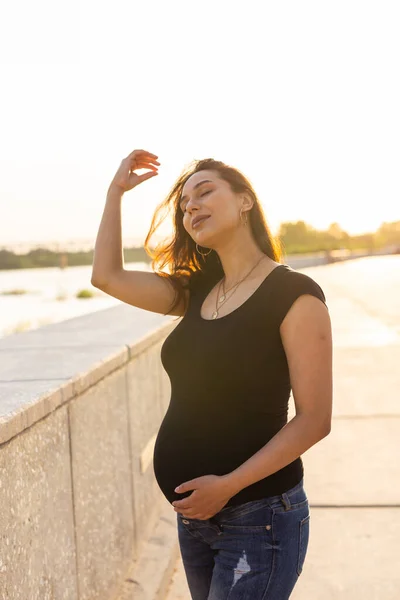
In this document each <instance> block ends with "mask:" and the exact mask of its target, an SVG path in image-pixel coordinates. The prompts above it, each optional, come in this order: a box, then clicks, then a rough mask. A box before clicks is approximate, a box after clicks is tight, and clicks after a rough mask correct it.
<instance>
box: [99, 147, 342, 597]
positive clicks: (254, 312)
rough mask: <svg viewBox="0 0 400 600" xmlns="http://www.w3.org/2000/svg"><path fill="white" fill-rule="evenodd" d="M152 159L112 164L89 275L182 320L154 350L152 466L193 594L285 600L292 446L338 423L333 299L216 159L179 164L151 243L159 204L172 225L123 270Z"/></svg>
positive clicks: (303, 539) (238, 178)
mask: <svg viewBox="0 0 400 600" xmlns="http://www.w3.org/2000/svg"><path fill="white" fill-rule="evenodd" d="M157 158H158V157H157V156H156V155H154V154H151V153H150V152H147V151H145V150H134V151H133V152H132V153H131V154H129V156H127V157H126V158H125V159H123V161H122V162H121V165H120V167H119V169H118V171H117V173H116V174H115V177H114V178H113V180H112V182H111V184H110V186H109V189H108V193H107V200H106V205H105V209H104V213H103V217H102V221H101V224H100V228H99V232H98V235H97V240H96V246H95V254H94V262H93V272H92V284H93V285H94V286H96V287H98V288H100V289H102V290H103V291H105V292H106V293H108V294H110V295H111V296H114V297H116V298H119V299H120V300H122V301H123V302H126V303H128V304H132V305H134V306H137V307H139V308H142V309H145V310H149V311H153V312H156V313H161V314H164V315H166V314H169V315H177V316H179V317H182V318H181V319H180V320H179V322H178V324H177V326H176V327H175V329H174V330H173V331H172V333H171V334H170V335H169V336H168V337H167V338H166V339H165V341H164V343H163V346H162V349H161V360H162V364H163V366H164V369H165V370H166V372H167V374H168V376H169V379H170V382H171V398H170V403H169V407H168V410H167V412H166V414H165V416H164V419H163V422H162V424H161V427H160V430H159V432H158V436H157V440H156V444H155V450H154V472H155V475H156V478H157V482H158V485H159V486H160V489H161V490H162V492H163V494H164V495H165V497H166V498H167V500H168V501H169V502H170V503H171V506H172V507H173V510H175V512H176V518H177V532H178V538H179V544H180V551H181V556H182V561H183V565H184V569H185V573H186V578H187V582H188V586H189V590H190V593H191V597H192V599H194V600H227V599H228V598H229V600H247V599H249V600H250V599H251V600H286V599H287V598H289V596H290V594H291V592H292V590H293V588H294V586H295V584H296V582H297V580H298V577H299V576H300V574H301V572H302V569H303V565H304V560H305V557H306V553H307V547H308V540H309V527H310V509H309V504H308V498H307V495H306V491H305V489H304V471H303V463H302V460H301V454H303V453H304V452H305V451H306V450H307V449H308V448H310V447H311V446H313V445H314V444H316V443H317V442H318V441H319V440H321V439H323V438H324V437H325V436H326V435H328V434H329V432H330V428H331V414H332V333H331V323H330V317H329V312H328V309H327V306H326V298H325V295H324V293H323V291H322V289H321V287H320V286H319V285H318V283H317V282H316V281H314V279H312V278H311V277H309V276H307V275H305V274H303V273H300V272H298V271H295V270H294V269H292V268H291V267H289V266H288V265H286V264H284V263H282V262H281V252H280V247H279V243H278V241H277V240H275V239H274V237H273V236H272V234H271V232H270V230H269V227H268V225H267V222H266V219H265V216H264V213H263V209H262V206H261V204H260V201H259V199H258V198H257V195H256V193H255V191H254V189H253V187H252V185H251V184H250V182H249V180H248V179H247V178H246V177H245V176H244V175H243V174H242V173H241V172H240V171H239V170H237V169H235V168H233V167H231V166H228V165H226V164H224V163H222V162H219V161H215V160H213V159H205V160H201V161H195V162H193V163H192V164H191V165H190V166H189V167H187V168H186V169H185V170H184V171H183V172H182V174H181V175H180V177H179V178H178V180H177V181H176V182H175V184H174V186H173V187H172V189H171V191H170V193H169V194H168V196H167V198H166V199H165V200H164V201H163V202H162V203H161V204H160V205H159V206H158V208H157V209H156V211H155V214H154V216H153V220H152V223H151V227H150V231H149V233H148V235H147V237H146V240H145V247H146V249H148V251H149V252H150V250H149V247H148V243H149V239H150V237H151V235H152V234H153V233H154V231H155V229H156V226H158V224H159V221H160V219H159V215H160V214H161V213H162V214H165V213H166V212H167V211H168V210H169V211H170V214H171V215H172V218H173V232H172V234H171V238H170V239H169V240H168V241H167V242H163V243H162V244H160V245H159V246H158V247H157V248H156V249H155V251H153V254H152V257H153V264H152V266H153V272H144V271H131V270H125V269H124V265H123V253H122V240H121V200H122V196H123V195H124V194H125V193H126V192H128V191H129V190H131V189H132V188H134V187H135V186H137V185H139V184H140V183H142V182H144V181H146V180H148V179H150V178H152V177H154V176H156V175H157V173H158V167H159V166H160V163H159V162H158V160H157ZM138 170H140V171H142V170H145V173H143V172H142V174H138V173H137V172H136V171H138ZM291 390H292V391H293V398H294V403H295V408H296V415H295V417H294V418H293V419H291V420H290V421H289V422H288V420H287V409H288V402H289V396H290V392H291ZM171 510H172V508H171Z"/></svg>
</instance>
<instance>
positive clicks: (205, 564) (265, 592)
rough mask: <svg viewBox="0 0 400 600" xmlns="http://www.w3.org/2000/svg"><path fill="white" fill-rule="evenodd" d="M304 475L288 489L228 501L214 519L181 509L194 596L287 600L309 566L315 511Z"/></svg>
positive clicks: (187, 570) (185, 558)
mask: <svg viewBox="0 0 400 600" xmlns="http://www.w3.org/2000/svg"><path fill="white" fill-rule="evenodd" d="M303 485H304V478H303V479H302V480H301V481H300V482H299V483H298V484H297V485H296V486H294V487H293V488H291V489H289V490H287V491H286V492H284V493H283V494H279V495H277V496H270V497H267V498H262V499H261V500H254V501H251V502H245V503H244V504H240V505H239V506H228V507H225V508H222V510H221V511H220V512H218V513H217V514H216V515H214V516H213V517H212V518H211V519H207V520H200V519H191V518H185V517H184V516H183V515H181V514H180V513H177V523H178V538H179V545H180V552H181V557H182V562H183V566H184V569H185V574H186V579H187V583H188V586H189V590H190V594H191V597H192V600H228V599H229V600H287V598H289V596H290V594H291V592H292V590H293V588H294V586H295V584H296V582H297V579H298V577H299V575H300V573H301V571H302V569H303V564H304V559H305V557H306V552H307V546H308V537H309V527H310V511H309V505H308V499H307V496H306V493H305V491H304V487H303Z"/></svg>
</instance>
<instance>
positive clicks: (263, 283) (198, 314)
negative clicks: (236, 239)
mask: <svg viewBox="0 0 400 600" xmlns="http://www.w3.org/2000/svg"><path fill="white" fill-rule="evenodd" d="M283 267H284V268H285V270H287V269H290V268H291V267H289V265H286V264H284V263H282V264H280V265H278V266H277V267H274V268H273V269H272V271H270V272H269V273H268V275H267V276H266V277H264V279H263V280H262V281H261V283H260V285H259V286H258V287H257V288H256V289H255V290H254V292H253V293H252V294H251V295H250V296H249V297H248V298H246V300H245V301H244V302H242V304H240V305H239V306H237V307H236V308H234V309H233V310H232V311H231V312H229V313H227V314H226V315H223V316H222V317H218V318H217V319H204V318H203V317H202V316H201V309H202V308H203V304H204V301H205V299H206V298H207V296H208V294H209V293H210V292H211V290H212V289H213V287H214V286H215V285H216V284H215V283H212V284H211V287H210V286H207V287H206V289H205V291H204V293H203V294H201V295H200V301H199V303H198V304H197V306H196V313H197V316H198V318H199V319H200V321H202V322H205V323H208V322H210V323H211V322H215V321H222V320H224V319H227V318H228V317H230V316H231V315H234V314H235V313H237V312H238V311H239V310H241V309H243V308H244V307H245V306H246V305H247V304H248V303H249V302H250V301H251V300H252V299H254V298H255V297H256V296H257V294H258V293H259V292H260V290H261V289H263V288H264V287H265V285H266V283H267V282H270V280H272V275H273V274H274V272H275V271H283Z"/></svg>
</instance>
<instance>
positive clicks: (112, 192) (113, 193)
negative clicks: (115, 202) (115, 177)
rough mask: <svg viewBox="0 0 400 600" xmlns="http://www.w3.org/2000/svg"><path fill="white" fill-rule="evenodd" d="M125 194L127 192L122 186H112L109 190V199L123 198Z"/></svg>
mask: <svg viewBox="0 0 400 600" xmlns="http://www.w3.org/2000/svg"><path fill="white" fill-rule="evenodd" d="M124 193H125V190H124V189H123V188H122V187H121V186H119V185H116V184H112V185H110V187H109V188H108V190H107V198H122V196H123V195H124Z"/></svg>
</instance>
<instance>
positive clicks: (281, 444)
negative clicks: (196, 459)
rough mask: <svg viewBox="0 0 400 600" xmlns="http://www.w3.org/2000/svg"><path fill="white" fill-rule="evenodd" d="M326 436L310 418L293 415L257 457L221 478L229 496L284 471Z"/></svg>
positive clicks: (326, 432) (257, 453)
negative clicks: (228, 491)
mask: <svg viewBox="0 0 400 600" xmlns="http://www.w3.org/2000/svg"><path fill="white" fill-rule="evenodd" d="M327 434H328V431H326V430H325V429H323V428H321V427H317V426H316V425H315V422H314V420H313V419H312V417H310V416H308V415H296V416H295V417H294V418H293V419H291V420H290V421H289V422H288V423H287V424H286V425H285V426H284V427H283V428H282V429H281V430H280V431H278V433H277V434H276V435H274V437H273V438H271V439H270V441H269V442H268V443H267V444H265V446H263V447H262V448H260V450H258V452H256V454H253V456H251V457H250V458H249V459H248V460H246V462H244V463H243V464H242V465H240V467H238V468H237V469H235V470H234V471H232V472H231V473H228V474H227V475H225V476H224V478H225V479H226V484H227V487H228V488H229V490H230V492H232V494H231V496H234V495H235V494H237V493H238V492H240V490H242V489H244V488H245V487H247V486H249V485H251V484H252V483H255V482H256V481H260V480H261V479H264V477H268V476H269V475H272V473H275V472H276V471H279V470H280V469H283V467H286V465H288V464H290V463H291V462H293V461H294V460H296V458H298V457H299V456H301V454H303V453H304V452H305V451H306V450H308V448H311V446H313V445H314V444H316V443H317V442H318V441H319V440H321V439H322V438H324V437H325V436H326V435H327Z"/></svg>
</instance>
